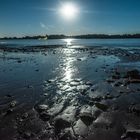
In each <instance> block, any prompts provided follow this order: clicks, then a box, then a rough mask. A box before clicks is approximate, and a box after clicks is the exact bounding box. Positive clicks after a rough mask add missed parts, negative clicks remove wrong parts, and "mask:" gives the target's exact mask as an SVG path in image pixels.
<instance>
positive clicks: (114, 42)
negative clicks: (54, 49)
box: [0, 39, 140, 47]
mask: <svg viewBox="0 0 140 140" xmlns="http://www.w3.org/2000/svg"><path fill="white" fill-rule="evenodd" d="M0 44H2V45H6V46H8V47H25V46H38V45H66V46H104V47H108V46H109V47H140V39H53V40H37V39H30V40H29V39H26V40H0Z"/></svg>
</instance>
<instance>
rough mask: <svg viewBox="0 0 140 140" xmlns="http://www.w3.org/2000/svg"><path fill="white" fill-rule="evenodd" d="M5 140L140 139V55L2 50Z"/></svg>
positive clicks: (0, 105) (83, 49)
mask: <svg viewBox="0 0 140 140" xmlns="http://www.w3.org/2000/svg"><path fill="white" fill-rule="evenodd" d="M0 93H1V94H0V139H1V140H26V139H30V140H122V139H126V140H133V139H140V119H139V117H140V49H139V48H129V49H126V48H125V47H124V48H118V47H108V46H94V47H93V46H71V45H69V46H64V45H55V46H54V45H53V46H51V45H50V46H45V45H42V46H30V47H28V48H27V47H26V48H24V47H22V48H14V47H13V48H9V47H6V46H5V45H3V46H2V45H1V47H0Z"/></svg>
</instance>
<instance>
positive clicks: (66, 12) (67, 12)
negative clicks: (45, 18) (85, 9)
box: [60, 3, 78, 19]
mask: <svg viewBox="0 0 140 140" xmlns="http://www.w3.org/2000/svg"><path fill="white" fill-rule="evenodd" d="M60 13H61V15H62V16H63V17H64V18H66V19H73V18H75V17H76V15H77V13H78V8H77V7H76V5H74V4H72V3H66V4H63V5H62V7H61V9H60Z"/></svg>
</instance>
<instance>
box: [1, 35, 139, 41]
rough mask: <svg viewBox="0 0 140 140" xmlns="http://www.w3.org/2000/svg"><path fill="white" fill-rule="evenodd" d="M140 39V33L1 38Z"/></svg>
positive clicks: (5, 38)
mask: <svg viewBox="0 0 140 140" xmlns="http://www.w3.org/2000/svg"><path fill="white" fill-rule="evenodd" d="M66 38H73V39H140V34H123V35H117V34H116V35H106V34H87V35H75V36H66V35H37V36H24V37H3V38H0V39H1V40H7V39H44V40H47V39H66Z"/></svg>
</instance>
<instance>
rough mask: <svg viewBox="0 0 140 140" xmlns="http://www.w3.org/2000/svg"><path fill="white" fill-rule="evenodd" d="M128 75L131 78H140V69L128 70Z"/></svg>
mask: <svg viewBox="0 0 140 140" xmlns="http://www.w3.org/2000/svg"><path fill="white" fill-rule="evenodd" d="M126 77H127V78H131V79H140V74H139V71H138V70H136V69H134V70H131V71H128V72H127V74H126Z"/></svg>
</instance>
